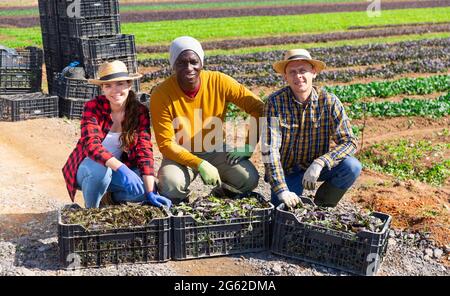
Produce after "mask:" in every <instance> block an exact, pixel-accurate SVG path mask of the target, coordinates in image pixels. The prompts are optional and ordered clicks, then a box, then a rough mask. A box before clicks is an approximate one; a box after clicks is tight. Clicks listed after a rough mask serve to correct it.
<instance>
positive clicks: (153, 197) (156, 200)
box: [145, 192, 172, 209]
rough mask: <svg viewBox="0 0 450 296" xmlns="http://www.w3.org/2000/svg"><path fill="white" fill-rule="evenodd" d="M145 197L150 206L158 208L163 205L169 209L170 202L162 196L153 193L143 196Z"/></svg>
mask: <svg viewBox="0 0 450 296" xmlns="http://www.w3.org/2000/svg"><path fill="white" fill-rule="evenodd" d="M145 197H146V198H147V200H148V201H149V202H151V203H152V205H154V206H157V207H159V208H160V207H162V206H163V205H165V206H167V207H168V208H169V209H170V207H171V206H172V201H171V200H170V199H168V198H167V197H164V196H162V195H159V194H156V193H153V192H148V193H147V194H145Z"/></svg>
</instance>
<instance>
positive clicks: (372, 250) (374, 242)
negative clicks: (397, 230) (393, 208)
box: [272, 197, 392, 275]
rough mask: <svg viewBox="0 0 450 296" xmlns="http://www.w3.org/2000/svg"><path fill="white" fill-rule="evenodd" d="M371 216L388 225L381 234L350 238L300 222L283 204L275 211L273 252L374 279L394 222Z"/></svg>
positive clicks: (364, 234)
mask: <svg viewBox="0 0 450 296" xmlns="http://www.w3.org/2000/svg"><path fill="white" fill-rule="evenodd" d="M302 201H303V202H304V203H309V204H313V202H312V201H311V200H310V199H308V198H303V197H302ZM372 215H374V216H375V217H378V218H380V219H381V220H383V221H384V223H385V224H384V226H383V230H382V231H381V232H380V233H375V232H370V231H361V232H359V233H357V234H351V233H345V232H341V231H336V230H332V229H328V228H325V227H321V226H317V225H311V224H307V223H303V222H300V221H299V220H298V219H297V217H296V216H295V215H294V214H293V213H291V212H288V211H285V210H284V204H281V205H280V206H278V207H277V209H276V211H275V220H274V228H273V238H272V252H273V253H275V254H278V255H282V256H286V257H290V258H294V259H300V260H303V261H307V262H311V263H316V264H320V265H324V266H327V267H331V268H336V269H340V270H343V271H346V272H349V273H354V274H358V275H374V274H375V273H376V272H377V271H378V268H379V266H380V264H381V262H382V260H383V256H384V254H385V253H386V250H387V243H388V235H389V227H390V224H391V220H392V218H391V216H389V215H387V214H383V213H378V212H373V213H372Z"/></svg>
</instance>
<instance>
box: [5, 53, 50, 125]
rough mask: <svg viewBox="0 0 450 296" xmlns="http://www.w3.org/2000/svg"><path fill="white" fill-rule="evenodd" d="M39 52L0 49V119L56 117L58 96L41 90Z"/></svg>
mask: <svg viewBox="0 0 450 296" xmlns="http://www.w3.org/2000/svg"><path fill="white" fill-rule="evenodd" d="M41 82H42V50H41V49H39V48H36V47H27V48H25V49H18V50H12V49H7V48H1V49H0V120H1V121H19V120H25V119H31V118H37V117H48V116H50V117H54V116H58V97H56V96H54V97H51V96H45V95H43V94H42V93H41V92H40V91H41Z"/></svg>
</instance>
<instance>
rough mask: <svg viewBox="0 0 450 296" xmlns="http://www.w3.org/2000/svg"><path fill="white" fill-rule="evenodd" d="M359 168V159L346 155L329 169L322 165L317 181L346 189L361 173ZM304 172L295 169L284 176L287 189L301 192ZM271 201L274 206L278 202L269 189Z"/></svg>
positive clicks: (297, 192)
mask: <svg viewBox="0 0 450 296" xmlns="http://www.w3.org/2000/svg"><path fill="white" fill-rule="evenodd" d="M361 168H362V166H361V163H360V162H359V160H357V159H356V158H354V157H353V156H348V157H346V158H345V159H344V160H342V161H341V162H340V163H339V164H338V165H337V166H335V167H334V168H332V169H331V170H329V169H328V168H327V167H324V168H323V170H322V172H321V173H320V176H319V181H327V182H329V183H331V184H332V185H333V186H335V187H337V188H340V189H348V188H350V186H352V185H353V183H354V182H355V181H356V179H357V178H358V176H359V175H360V174H361ZM304 173H305V171H304V170H302V169H297V170H294V171H293V172H292V173H290V174H288V175H285V176H284V178H285V180H286V185H287V187H288V188H289V191H292V192H294V193H296V194H297V195H301V194H302V192H303V185H302V180H303V174H304ZM271 201H272V203H273V204H274V205H275V206H278V205H279V204H280V201H279V200H278V196H277V195H276V194H275V193H274V192H273V191H271Z"/></svg>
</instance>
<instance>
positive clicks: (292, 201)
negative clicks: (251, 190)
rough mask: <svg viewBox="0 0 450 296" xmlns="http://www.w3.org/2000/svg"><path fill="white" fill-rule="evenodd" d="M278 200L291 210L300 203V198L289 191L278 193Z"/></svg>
mask: <svg viewBox="0 0 450 296" xmlns="http://www.w3.org/2000/svg"><path fill="white" fill-rule="evenodd" d="M277 196H278V199H279V200H280V201H281V202H283V203H284V204H285V205H286V206H288V207H290V208H293V207H295V206H296V205H297V204H298V203H299V202H300V203H301V200H300V198H299V197H298V196H297V194H295V193H294V192H291V191H282V192H280V193H278V195H277Z"/></svg>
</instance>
